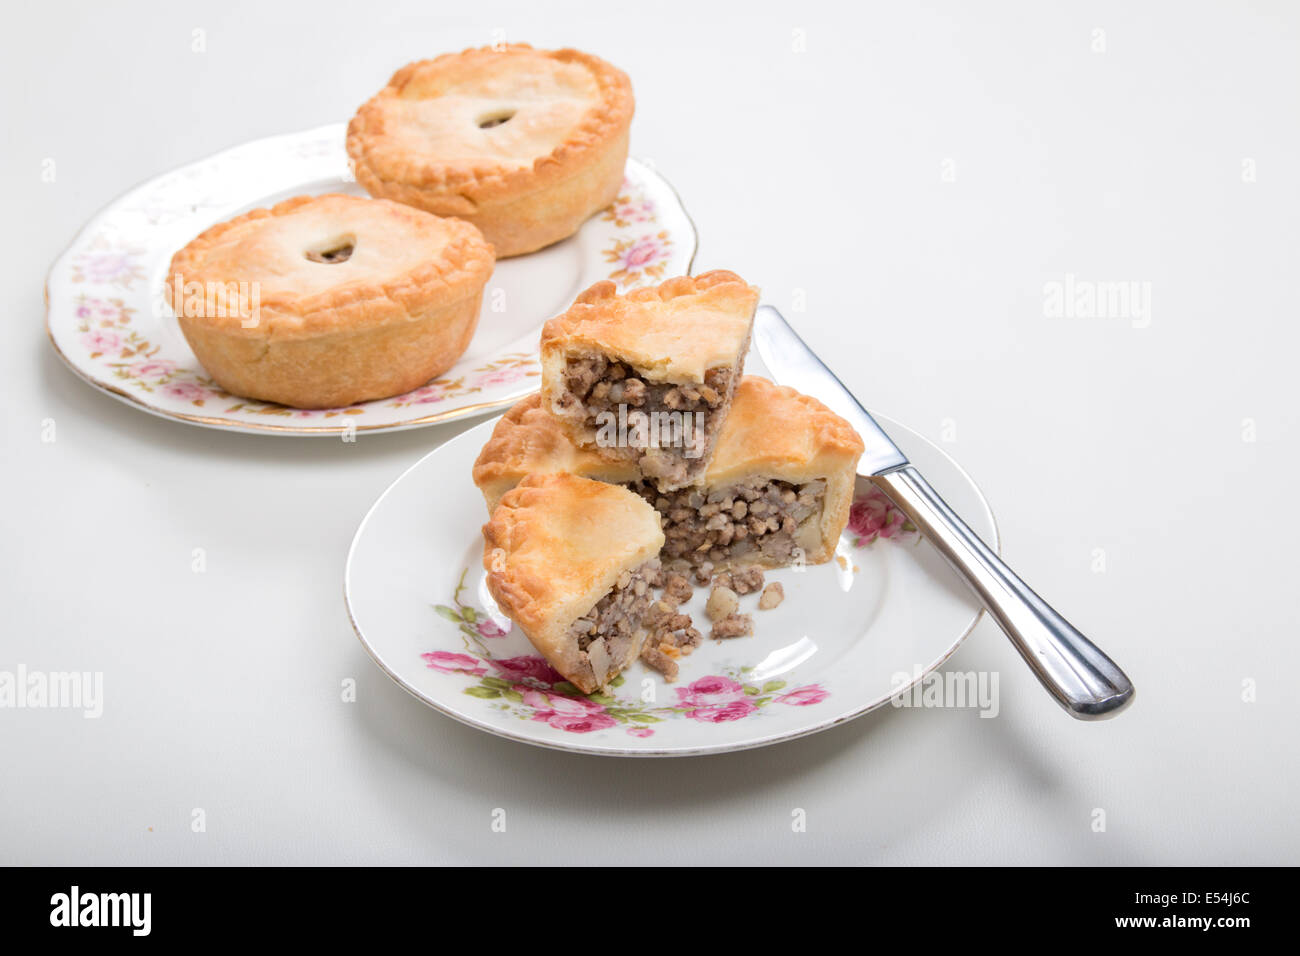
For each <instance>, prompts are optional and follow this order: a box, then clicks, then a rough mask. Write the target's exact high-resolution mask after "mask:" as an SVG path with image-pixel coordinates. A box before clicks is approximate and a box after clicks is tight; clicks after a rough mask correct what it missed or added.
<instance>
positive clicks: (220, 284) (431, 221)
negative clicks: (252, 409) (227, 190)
mask: <svg viewBox="0 0 1300 956" xmlns="http://www.w3.org/2000/svg"><path fill="white" fill-rule="evenodd" d="M492 264H493V258H492V247H491V246H489V245H488V244H487V243H486V242H484V241H483V237H482V236H481V235H480V234H479V231H478V230H477V229H475V228H474V227H473V226H471V225H470V224H469V223H466V222H461V221H460V220H458V219H439V218H438V217H437V216H433V215H430V214H429V213H427V212H421V211H420V210H418V209H413V208H411V207H410V206H403V205H401V204H399V203H395V202H388V201H387V200H384V199H363V198H360V197H357V196H344V195H324V196H299V197H297V198H295V199H287V200H285V201H284V202H282V203H279V204H278V205H276V206H273V207H272V208H270V209H255V210H253V211H252V212H250V213H246V214H244V215H242V216H239V217H237V218H235V219H231V220H229V221H228V222H223V223H220V224H218V225H216V226H213V227H212V228H211V229H208V230H207V231H206V232H204V233H203V234H202V235H200V236H199V237H198V238H196V239H194V240H193V241H191V242H190V243H189V244H188V245H187V246H185V248H183V249H181V250H180V251H179V252H178V253H176V255H175V256H174V257H173V258H172V261H171V268H170V269H169V270H168V276H167V287H168V297H169V300H170V302H171V305H172V309H173V311H174V312H175V313H176V317H177V320H178V321H179V323H180V327H181V331H182V332H183V333H184V334H185V338H186V340H187V341H188V342H189V344H190V348H192V349H193V350H194V354H195V356H196V357H197V358H198V360H199V362H201V363H202V365H203V367H204V368H205V369H207V371H208V374H209V375H211V376H212V378H213V379H214V380H215V381H216V382H217V384H218V385H220V386H221V387H222V388H224V389H225V390H226V391H228V392H231V393H233V394H235V395H243V396H246V397H248V398H256V399H260V400H262V401H268V402H280V403H281V404H284V405H292V406H295V407H298V408H338V407H341V406H344V405H351V404H353V403H356V402H363V401H367V400H369V399H375V398H386V397H388V396H390V395H398V394H400V393H402V392H406V391H410V390H411V389H413V388H417V387H419V386H420V385H423V384H424V383H425V382H427V381H429V380H430V379H431V378H434V377H435V376H438V375H441V374H442V373H443V372H445V371H446V370H447V369H449V368H451V366H452V365H454V364H455V362H456V360H457V359H458V358H460V356H461V353H462V352H464V351H465V348H466V347H467V346H468V345H469V341H470V338H471V337H472V336H473V334H474V327H475V326H476V325H477V324H478V313H479V304H480V302H481V301H482V297H483V286H484V285H485V284H486V283H487V280H488V277H489V276H490V275H491V274H492Z"/></svg>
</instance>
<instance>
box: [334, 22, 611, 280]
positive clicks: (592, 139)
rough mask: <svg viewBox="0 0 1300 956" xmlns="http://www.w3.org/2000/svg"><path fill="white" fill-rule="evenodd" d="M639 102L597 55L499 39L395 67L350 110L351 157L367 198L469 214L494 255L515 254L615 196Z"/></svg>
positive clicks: (550, 238) (567, 228)
mask: <svg viewBox="0 0 1300 956" xmlns="http://www.w3.org/2000/svg"><path fill="white" fill-rule="evenodd" d="M633 108H634V103H633V98H632V85H631V83H630V82H629V80H628V78H627V75H626V74H625V73H623V72H622V71H621V70H619V69H617V68H616V67H614V66H612V65H610V64H609V63H606V62H605V61H604V60H601V59H600V58H598V57H595V56H591V55H590V54H587V53H582V52H580V51H578V50H569V49H565V50H554V51H551V50H534V49H533V48H532V47H530V46H529V45H527V44H524V43H515V44H502V45H499V46H496V47H484V48H482V49H477V50H465V51H464V52H461V53H448V54H444V55H442V56H439V57H437V58H435V59H432V60H423V61H420V62H418V63H411V64H409V65H407V66H405V67H403V68H402V69H400V70H398V71H397V73H395V74H394V75H393V78H392V79H391V80H390V81H389V83H388V86H386V87H385V88H384V89H383V90H381V91H380V92H379V93H378V94H377V95H376V96H375V97H373V98H372V99H371V100H370V101H369V102H368V103H366V104H365V105H364V106H362V107H361V109H360V110H359V111H358V112H357V114H356V116H355V117H353V119H352V122H351V123H350V124H349V126H348V141H347V142H348V154H349V156H351V158H352V161H353V166H354V169H355V171H356V176H357V181H358V182H359V183H361V185H362V186H364V187H365V188H366V190H368V191H369V192H370V193H371V194H373V195H382V196H386V197H388V198H391V199H396V200H398V201H399V202H405V203H410V204H412V205H415V206H418V207H420V208H422V209H427V210H429V211H430V212H434V213H437V214H438V215H444V216H461V217H465V218H468V219H470V220H471V221H474V222H476V223H477V224H478V225H480V226H481V227H483V228H484V233H485V234H486V235H487V237H488V239H489V240H490V241H492V242H493V244H494V245H496V246H497V247H498V248H497V252H498V255H502V256H504V255H516V254H518V253H520V252H527V251H531V249H530V248H524V247H525V246H528V245H530V244H532V243H540V244H546V243H548V242H554V241H556V240H557V239H560V238H563V237H564V236H566V235H569V234H571V233H572V232H573V231H575V230H576V228H577V226H578V225H580V224H581V222H582V220H584V219H585V218H586V217H587V216H589V215H590V214H591V213H592V212H594V211H595V210H597V209H599V208H602V207H603V206H605V205H608V204H609V203H610V202H611V201H612V200H613V199H614V196H615V195H616V193H617V189H618V188H619V186H620V185H621V183H622V180H623V166H624V164H625V162H626V159H627V133H628V128H629V126H630V124H631V121H632V112H633ZM561 186H564V187H566V191H565V192H564V193H563V194H559V193H556V194H549V195H547V197H546V201H545V202H544V203H542V204H541V205H539V206H536V207H534V206H531V205H528V204H527V203H524V204H522V205H520V206H518V207H517V208H514V209H511V210H508V211H507V212H508V213H509V214H508V215H504V216H502V217H498V216H496V215H495V214H493V213H492V207H494V206H497V205H499V204H503V203H521V202H522V200H524V199H525V198H526V197H529V196H532V195H538V194H547V193H548V191H549V190H551V189H552V188H553V187H561ZM480 216H482V217H483V221H482V222H480V221H479V217H480ZM575 217H576V219H575ZM512 220H513V221H512ZM545 220H549V222H547V221H545ZM557 231H558V234H556V232H557ZM532 248H540V245H532Z"/></svg>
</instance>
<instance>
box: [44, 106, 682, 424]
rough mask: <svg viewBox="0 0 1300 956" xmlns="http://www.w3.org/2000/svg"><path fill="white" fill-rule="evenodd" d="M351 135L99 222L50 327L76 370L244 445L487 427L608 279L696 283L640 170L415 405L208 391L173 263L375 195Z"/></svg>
mask: <svg viewBox="0 0 1300 956" xmlns="http://www.w3.org/2000/svg"><path fill="white" fill-rule="evenodd" d="M343 144H344V126H343V124H335V125H331V126H324V127H321V128H319V129H314V130H308V131H306V132H302V133H292V134H288V135H284V136H273V137H270V138H268V139H261V140H257V141H255V142H251V143H246V144H244V145H242V146H237V147H235V148H234V149H229V150H226V151H225V152H222V153H218V154H217V155H215V156H211V157H209V158H207V159H204V160H202V161H200V162H197V163H193V164H191V165H189V166H185V167H182V168H181V169H177V170H174V171H172V172H170V173H167V174H165V175H163V176H159V177H158V178H156V179H152V180H150V181H149V182H147V183H145V184H144V185H142V186H138V187H136V188H135V189H133V190H131V191H130V192H128V193H127V194H126V195H124V196H122V197H121V198H119V199H118V200H117V201H115V202H113V203H112V204H111V205H109V206H108V207H107V208H106V209H104V210H103V211H101V212H100V213H99V214H98V215H96V216H95V218H94V219H92V220H91V221H90V222H89V223H88V224H87V225H86V227H85V228H84V229H83V230H82V231H81V233H80V234H79V235H78V236H77V238H76V239H75V240H73V243H72V245H71V246H69V247H68V249H67V250H66V251H65V252H64V253H63V255H62V256H60V257H59V259H58V260H57V261H56V262H55V263H54V266H53V268H52V269H51V270H50V274H49V279H48V281H47V282H46V287H45V298H46V326H47V329H48V331H49V336H50V341H51V342H52V343H53V344H54V348H55V350H56V351H57V352H58V353H59V356H60V357H61V358H62V359H63V361H64V362H66V363H67V364H68V366H69V367H70V368H71V369H72V370H73V371H74V372H76V373H77V375H79V376H80V377H81V378H83V379H85V380H86V381H87V382H89V383H90V384H91V385H93V386H95V387H96V388H98V389H100V390H101V391H103V392H106V393H108V394H109V395H112V396H113V397H115V398H118V399H120V400H122V401H124V402H127V403H129V404H131V405H133V406H135V407H137V408H141V409H144V410H145V411H147V412H152V413H153V414H155V415H161V416H164V417H166V418H174V419H178V420H180V421H185V422H192V423H194V424H197V425H207V426H210V427H214V428H225V429H231V430H234V431H242V432H263V433H266V432H269V433H277V434H286V435H337V434H339V433H342V432H351V431H366V430H377V429H403V428H413V427H416V426H419V425H432V424H435V423H438V422H446V421H452V420H454V419H458V418H466V417H469V416H472V415H476V414H481V413H482V412H484V411H487V410H490V409H493V408H498V407H502V406H505V405H509V404H511V403H513V402H515V401H517V400H518V399H519V398H521V397H523V396H524V395H526V394H528V393H529V392H531V391H533V390H535V389H536V388H537V382H538V376H539V375H540V369H539V366H538V358H537V339H538V336H539V334H540V332H541V327H542V324H543V323H544V322H545V321H546V320H547V319H549V318H551V317H552V316H555V315H558V314H560V313H561V312H563V311H564V310H565V309H567V308H568V307H569V305H570V303H571V302H572V301H573V298H574V296H576V295H577V294H578V293H579V292H581V291H582V290H583V289H585V288H587V287H588V286H589V285H591V284H592V283H594V282H598V281H599V280H601V279H612V280H614V281H615V282H617V283H618V284H619V286H620V287H621V288H631V287H633V286H636V285H638V284H641V283H647V282H657V281H659V280H661V279H663V278H666V277H668V276H672V275H684V274H687V273H689V272H690V265H691V260H692V259H693V258H694V255H695V246H696V237H695V228H694V226H693V225H692V223H691V220H690V217H689V216H687V214H686V210H685V209H684V208H683V207H682V204H681V201H680V200H679V199H678V197H677V195H676V193H674V192H673V189H672V187H671V186H670V185H668V183H667V182H666V181H665V180H664V179H663V178H662V177H660V176H659V175H658V174H656V173H655V172H654V171H653V170H652V169H651V168H650V167H649V166H647V165H646V164H644V163H641V162H638V161H636V160H629V161H628V164H627V171H626V178H625V180H624V184H623V191H622V193H620V195H619V197H618V199H617V201H616V202H615V203H614V205H613V206H611V207H609V208H608V209H606V210H604V211H603V212H601V213H597V214H596V215H595V216H593V217H592V218H591V219H590V220H588V221H587V223H586V224H585V225H584V226H583V227H582V229H580V230H579V231H578V233H577V235H575V236H573V237H571V238H569V239H566V240H565V241H563V242H560V243H556V244H555V245H553V246H550V247H548V248H546V249H543V250H541V251H540V252H535V253H533V254H531V255H527V256H519V257H516V258H512V259H505V260H502V261H501V262H498V263H497V265H496V270H495V272H494V273H493V275H492V278H491V279H490V280H489V281H488V285H487V288H486V289H485V290H484V295H483V311H482V313H481V316H480V319H479V325H478V330H477V331H476V333H475V335H474V340H473V342H471V343H470V346H469V349H468V350H467V351H466V352H465V354H464V355H463V356H462V357H461V359H460V361H459V362H458V363H457V364H456V365H455V366H454V367H453V368H452V369H451V370H450V371H449V372H447V373H446V374H445V375H443V376H442V377H441V378H438V379H436V380H434V381H432V382H429V383H428V384H426V385H424V386H422V387H421V388H417V389H415V390H414V391H412V392H408V393H407V394H405V395H398V396H396V397H394V398H387V399H382V400H378V401H373V402H364V403H362V404H359V405H355V406H352V407H349V408H335V409H325V410H313V411H303V410H299V409H293V408H287V407H285V406H283V405H275V404H269V403H266V402H258V401H253V400H249V399H243V398H239V397H237V396H234V395H231V394H229V393H227V392H225V391H222V390H221V389H220V388H219V387H217V386H216V384H215V383H214V382H213V381H212V380H211V379H210V378H209V377H208V376H207V374H206V373H205V372H204V370H203V368H202V366H201V365H199V363H198V360H197V359H195V357H194V354H193V353H192V352H191V351H190V348H189V346H188V345H187V344H186V342H185V337H184V336H183V335H182V334H181V331H180V326H179V325H178V324H177V322H176V319H175V317H174V316H173V315H172V314H171V311H170V309H169V308H168V306H167V302H166V299H165V297H164V289H163V281H164V279H165V278H166V275H167V268H168V264H169V263H170V261H171V257H172V254H173V253H174V252H175V251H176V250H177V249H179V248H181V246H183V245H185V243H187V242H189V241H190V240H191V239H192V238H194V237H195V236H196V235H198V234H199V233H200V232H202V231H203V230H204V229H207V228H208V227H209V226H211V225H213V224H214V223H217V222H220V221H222V220H225V219H229V218H230V217H232V216H235V215H238V214H240V213H243V212H246V211H248V210H249V209H254V208H257V207H259V206H269V205H272V204H274V203H276V202H279V201H280V200H282V199H287V198H288V197H290V196H295V195H299V194H303V193H313V194H314V193H324V192H346V193H352V194H355V195H364V193H363V191H362V190H361V189H360V187H358V186H357V185H356V183H355V182H354V181H353V180H352V176H351V172H350V171H349V168H348V160H347V154H346V152H345V150H344V145H343Z"/></svg>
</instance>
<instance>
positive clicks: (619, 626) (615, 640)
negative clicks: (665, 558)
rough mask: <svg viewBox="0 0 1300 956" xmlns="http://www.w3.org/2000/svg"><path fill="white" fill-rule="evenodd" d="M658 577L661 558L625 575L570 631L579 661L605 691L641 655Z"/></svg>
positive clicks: (652, 559)
mask: <svg viewBox="0 0 1300 956" xmlns="http://www.w3.org/2000/svg"><path fill="white" fill-rule="evenodd" d="M658 574H659V559H658V558H651V559H650V560H649V561H647V562H646V563H645V564H643V565H641V566H640V567H639V568H637V569H636V570H634V571H624V572H623V573H622V574H620V575H619V578H618V581H617V582H615V584H614V589H613V590H612V591H610V592H609V593H608V594H606V595H605V596H604V597H603V598H601V599H600V600H599V601H597V602H596V606H595V607H593V608H592V609H591V610H590V611H588V612H587V613H586V614H584V615H583V616H582V617H580V618H578V620H576V621H574V622H573V625H572V626H571V627H570V629H569V636H570V637H571V638H572V639H573V640H575V641H577V643H578V650H579V655H578V656H579V659H580V660H581V661H582V662H583V665H584V666H585V667H587V668H589V669H590V670H591V675H592V678H593V680H594V682H595V684H596V686H598V687H603V686H604V685H605V683H606V681H608V680H609V679H610V678H611V677H613V676H614V675H615V674H618V673H619V672H620V671H622V670H623V669H624V668H625V667H627V665H628V664H630V663H631V662H632V661H633V660H634V659H635V658H636V656H637V655H638V654H639V653H640V652H641V642H642V640H643V639H644V638H645V626H646V614H647V612H648V611H649V610H650V608H651V606H653V604H654V603H655V596H654V591H653V590H652V585H651V582H652V581H653V580H655V579H656V578H657V577H658Z"/></svg>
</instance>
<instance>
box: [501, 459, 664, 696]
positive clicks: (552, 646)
mask: <svg viewBox="0 0 1300 956" xmlns="http://www.w3.org/2000/svg"><path fill="white" fill-rule="evenodd" d="M483 541H484V546H483V567H484V569H485V570H486V571H487V586H488V591H489V592H490V593H491V594H492V597H493V598H494V599H495V600H496V602H497V605H498V606H499V607H500V608H501V610H502V611H504V612H505V613H506V614H507V615H508V616H509V617H510V619H511V620H513V621H515V622H516V623H517V624H519V626H520V627H521V628H522V629H523V631H524V633H525V634H526V635H527V636H528V638H529V640H530V641H532V643H533V644H534V646H536V647H537V649H538V650H539V651H541V652H542V654H544V655H545V656H546V658H547V659H548V660H550V661H551V662H552V663H554V664H556V665H557V669H558V670H559V671H560V673H562V674H565V675H566V676H569V675H570V672H571V671H576V670H577V669H578V656H579V654H580V652H579V650H578V645H577V643H576V642H575V641H574V640H573V639H572V637H571V635H570V628H571V626H572V625H573V623H574V622H575V621H577V620H578V619H579V618H581V617H582V616H583V615H585V614H587V613H588V612H589V611H590V610H591V609H592V608H594V607H595V606H596V604H597V602H598V601H600V599H601V598H602V597H604V596H605V595H607V594H609V593H610V591H612V590H613V589H614V587H615V584H616V583H617V582H618V580H619V577H620V576H621V575H622V574H623V572H625V571H632V570H635V569H636V568H639V567H640V566H641V565H643V564H645V563H646V562H647V561H650V560H652V559H654V558H655V557H656V556H657V555H658V553H659V549H660V548H662V547H663V543H664V535H663V531H661V530H660V527H659V515H658V514H657V513H656V512H655V510H654V508H653V507H651V506H650V505H648V504H647V503H646V502H645V501H643V500H641V498H639V497H638V496H637V495H635V494H633V493H632V492H630V491H628V490H627V489H626V488H620V487H619V486H617V485H609V484H604V483H602V482H598V481H592V480H590V479H587V478H579V477H577V476H575V475H566V474H552V475H529V476H528V477H526V478H525V479H524V480H523V481H521V482H520V483H519V485H518V487H516V488H515V489H513V490H512V491H510V492H509V493H508V494H506V495H505V496H504V497H503V498H502V499H501V503H500V504H499V505H498V506H497V508H496V510H495V511H494V512H493V513H492V518H491V520H490V521H488V523H487V524H485V525H484V526H483Z"/></svg>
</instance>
